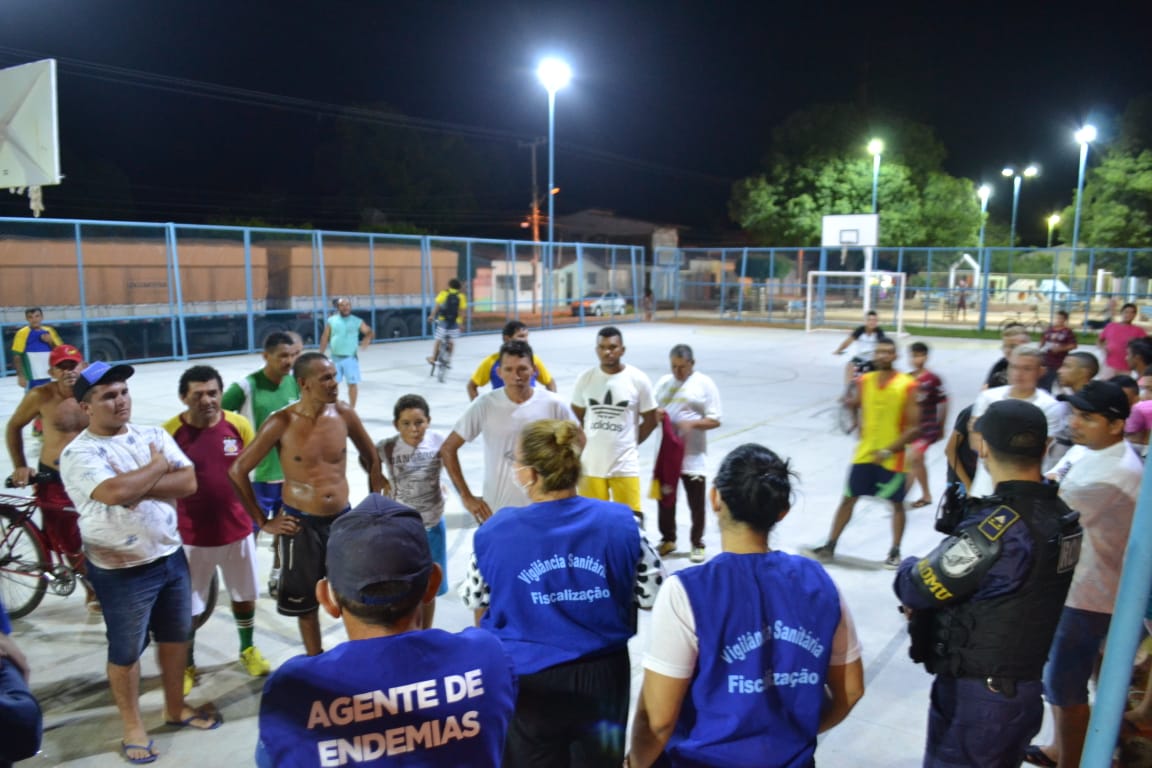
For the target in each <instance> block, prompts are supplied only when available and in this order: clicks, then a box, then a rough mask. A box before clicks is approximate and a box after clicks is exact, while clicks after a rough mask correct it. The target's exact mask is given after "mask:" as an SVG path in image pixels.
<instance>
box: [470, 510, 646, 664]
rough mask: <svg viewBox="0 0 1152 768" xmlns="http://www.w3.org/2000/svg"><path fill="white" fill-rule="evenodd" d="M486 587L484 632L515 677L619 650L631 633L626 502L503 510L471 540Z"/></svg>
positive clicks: (634, 551) (630, 532) (632, 550)
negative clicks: (511, 665)
mask: <svg viewBox="0 0 1152 768" xmlns="http://www.w3.org/2000/svg"><path fill="white" fill-rule="evenodd" d="M473 545H474V547H475V550H476V562H477V565H478V566H479V568H480V573H481V575H482V576H483V577H484V581H485V582H487V583H488V586H489V587H490V588H491V590H492V594H491V599H490V602H489V606H488V611H487V613H485V614H484V618H483V619H482V621H481V624H480V626H482V627H483V628H485V629H488V630H490V631H491V632H493V633H494V634H495V635H496V636H497V637H499V638H500V640H501V641H503V643H504V647H505V648H506V649H507V650H508V655H509V656H510V657H512V660H513V662H514V663H515V665H516V673H517V674H519V675H526V674H531V673H533V672H539V671H540V670H543V669H548V668H549V667H554V666H556V665H557V664H563V663H565V662H568V661H574V660H576V659H580V658H584V657H586V656H591V655H595V654H599V653H605V652H608V651H612V650H616V649H619V648H623V647H625V646H626V645H627V644H628V638H630V637H632V635H634V634H635V633H636V626H635V624H636V622H635V617H636V609H635V607H634V603H635V599H634V589H635V584H636V567H637V564H638V563H639V562H640V530H639V528H638V527H637V526H636V520H635V518H634V517H633V516H632V510H630V509H629V508H628V507H626V506H624V505H623V504H616V503H614V502H610V501H601V500H599V499H587V498H584V497H582V496H573V497H571V498H567V499H558V500H555V501H544V502H537V503H535V504H530V505H528V506H526V507H506V508H504V509H501V510H500V512H499V513H498V514H496V515H494V516H493V517H492V518H490V519H489V520H488V521H487V522H486V523H484V525H482V526H480V528H479V529H478V530H477V531H476V535H475V536H474V537H473Z"/></svg>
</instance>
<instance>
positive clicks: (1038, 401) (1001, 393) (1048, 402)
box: [968, 385, 1064, 496]
mask: <svg viewBox="0 0 1152 768" xmlns="http://www.w3.org/2000/svg"><path fill="white" fill-rule="evenodd" d="M1011 390H1012V387H1011V386H1010V385H1008V386H1003V387H993V388H992V389H986V390H984V391H983V392H981V393H980V396H979V397H977V398H976V403H975V405H973V406H972V421H973V423H975V421H976V419H978V418H980V417H981V416H983V415H984V412H985V411H987V410H988V407H989V406H990V405H992V403H998V402H1000V401H1001V400H1007V399H1008V393H1009V392H1010V391H1011ZM1021 399H1023V400H1025V401H1026V402H1029V403H1032V405H1034V406H1036V407H1037V408H1039V409H1040V410H1042V411H1044V416H1045V418H1047V420H1048V436H1049V437H1052V436H1054V435H1056V434H1057V433H1059V432H1060V430H1061V429H1063V425H1064V404H1063V403H1061V402H1060V401H1059V400H1057V399H1056V398H1054V397H1052V395H1050V394H1048V393H1047V392H1045V391H1044V390H1042V389H1039V388H1037V389H1036V391H1035V392H1033V393H1032V397H1028V398H1021ZM995 490H996V489H995V484H994V483H993V482H992V476H991V475H989V474H988V468H987V467H985V466H984V462H983V461H980V462H978V463H977V465H976V476H975V477H974V478H972V488H971V490H970V491H969V493H968V495H969V496H991V495H992V493H993V491H995Z"/></svg>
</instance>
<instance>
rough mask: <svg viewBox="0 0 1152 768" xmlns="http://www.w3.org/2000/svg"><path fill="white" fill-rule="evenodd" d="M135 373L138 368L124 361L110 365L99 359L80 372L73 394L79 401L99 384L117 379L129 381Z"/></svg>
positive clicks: (110, 382)
mask: <svg viewBox="0 0 1152 768" xmlns="http://www.w3.org/2000/svg"><path fill="white" fill-rule="evenodd" d="M134 373H136V369H135V368H133V367H132V366H130V365H124V364H123V363H119V364H116V365H109V364H108V363H105V362H104V361H103V360H98V361H96V362H95V363H91V364H89V366H88V367H87V368H85V369H84V370H83V371H81V372H80V376H79V377H77V379H76V383H75V384H73V385H72V395H73V397H75V398H76V400H78V401H80V400H83V399H84V395H86V394H88V390H90V389H92V387H95V386H96V385H97V384H113V383H115V382H117V381H127V380H128V379H130V378H132V374H134Z"/></svg>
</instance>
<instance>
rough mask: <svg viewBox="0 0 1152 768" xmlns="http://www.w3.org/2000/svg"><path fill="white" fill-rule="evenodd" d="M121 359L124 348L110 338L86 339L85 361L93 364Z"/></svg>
mask: <svg viewBox="0 0 1152 768" xmlns="http://www.w3.org/2000/svg"><path fill="white" fill-rule="evenodd" d="M123 359H124V347H122V346H120V342H119V341H117V340H116V339H114V338H112V337H111V336H97V337H95V338H92V339H88V355H87V361H88V362H89V363H94V362H96V361H97V360H102V361H104V362H105V363H111V362H115V361H117V360H123Z"/></svg>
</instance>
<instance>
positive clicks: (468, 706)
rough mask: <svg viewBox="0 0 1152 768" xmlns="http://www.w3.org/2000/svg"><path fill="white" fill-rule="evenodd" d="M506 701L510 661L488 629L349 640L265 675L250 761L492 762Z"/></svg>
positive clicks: (284, 764)
mask: <svg viewBox="0 0 1152 768" xmlns="http://www.w3.org/2000/svg"><path fill="white" fill-rule="evenodd" d="M515 705H516V681H515V678H514V676H513V674H512V663H511V661H510V660H509V659H508V657H507V656H506V655H505V653H504V649H503V648H502V647H501V645H500V642H499V641H498V640H496V638H494V637H492V635H491V634H489V633H488V632H484V631H482V630H478V629H472V628H470V629H465V630H464V631H463V632H460V633H459V634H450V633H448V632H444V631H442V630H439V629H428V630H423V631H416V632H406V633H404V634H402V635H395V636H392V637H382V638H373V639H369V640H352V641H349V642H346V643H342V644H340V645H338V646H336V647H335V648H333V649H332V650H330V651H326V652H325V653H323V654H322V655H320V656H312V657H308V656H296V657H295V658H292V659H289V660H288V661H287V662H285V663H284V664H282V665H281V666H280V668H279V669H277V670H276V671H275V672H273V673H272V676H271V677H270V678H268V682H267V683H266V684H265V685H264V696H263V698H262V699H261V700H260V740H259V743H258V744H257V756H258V764H260V765H273V766H276V768H294V767H295V766H300V767H301V768H303V767H304V766H308V767H309V768H315V766H319V765H364V766H373V765H374V766H383V765H388V766H405V767H406V768H414V767H416V766H420V767H421V768H422V767H424V766H428V767H429V768H431V767H432V766H446V765H461V766H463V765H467V766H491V767H492V768H496V767H497V766H499V765H500V761H501V760H502V758H503V754H504V737H505V734H506V733H507V730H508V723H509V722H510V720H511V718H512V712H513V710H514V709H515Z"/></svg>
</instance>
